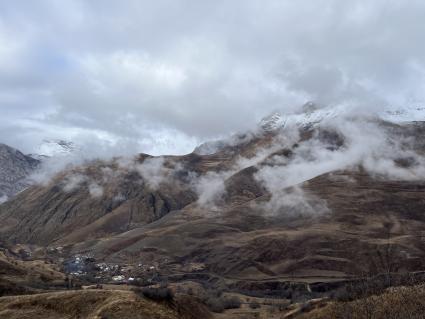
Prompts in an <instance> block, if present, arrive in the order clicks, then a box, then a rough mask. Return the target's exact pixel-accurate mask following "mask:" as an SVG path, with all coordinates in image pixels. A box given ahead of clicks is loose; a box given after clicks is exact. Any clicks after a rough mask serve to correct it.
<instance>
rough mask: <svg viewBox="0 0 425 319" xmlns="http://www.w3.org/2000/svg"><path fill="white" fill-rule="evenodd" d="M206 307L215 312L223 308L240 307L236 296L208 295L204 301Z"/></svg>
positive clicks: (219, 311)
mask: <svg viewBox="0 0 425 319" xmlns="http://www.w3.org/2000/svg"><path fill="white" fill-rule="evenodd" d="M205 303H206V305H207V306H208V308H209V309H210V310H211V311H213V312H217V313H221V312H223V311H224V310H225V309H237V308H240V307H241V301H240V299H239V298H238V297H227V298H223V297H210V298H208V299H207V300H206V301H205Z"/></svg>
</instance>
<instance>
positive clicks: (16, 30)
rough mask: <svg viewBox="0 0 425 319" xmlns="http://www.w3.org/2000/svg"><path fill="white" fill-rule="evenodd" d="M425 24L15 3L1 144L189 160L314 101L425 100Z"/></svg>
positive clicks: (255, 8) (317, 9) (3, 14)
mask: <svg viewBox="0 0 425 319" xmlns="http://www.w3.org/2000/svg"><path fill="white" fill-rule="evenodd" d="M424 18H425V4H424V3H423V1H416V0H412V1H401V0H377V1H366V0H364V1H363V0H361V1H354V2H341V1H339V0H319V1H314V2H312V1H307V0H305V1H304V0H303V1H296V2H294V1H289V0H284V1H267V2H258V1H231V2H229V1H224V0H223V1H203V2H199V1H155V2H149V1H135V0H127V1H123V2H119V3H118V2H116V1H102V3H99V2H96V1H78V0H77V1H61V2H60V4H59V3H58V2H55V1H48V0H45V1H37V3H30V2H28V1H13V2H4V3H2V4H0V41H1V42H2V45H1V46H0V47H1V48H0V71H1V72H0V73H1V74H2V75H1V76H0V84H1V87H0V110H1V113H2V114H5V113H7V119H0V126H1V127H0V128H1V129H2V133H3V132H4V135H3V139H4V140H3V142H6V143H8V142H9V143H11V144H12V145H13V146H15V147H21V146H22V147H23V148H24V149H25V150H28V152H31V145H32V144H36V143H37V142H39V140H40V139H42V138H45V137H49V138H57V136H56V135H58V134H60V133H57V132H56V131H59V132H62V134H63V135H68V136H69V137H70V138H75V136H76V135H78V136H79V137H80V138H81V140H82V142H83V143H86V142H89V141H93V139H91V138H90V137H89V136H93V135H90V134H88V132H90V131H92V132H93V134H94V135H95V136H96V139H95V141H96V143H102V141H106V145H115V144H120V142H121V141H124V142H128V145H129V148H130V149H131V152H136V151H137V152H139V151H144V152H152V153H155V154H159V153H184V152H188V151H190V150H191V149H192V148H193V147H194V146H195V145H196V144H198V143H199V142H200V141H204V140H207V139H211V138H216V137H220V136H225V135H228V134H230V133H234V132H237V131H241V130H245V129H247V128H251V127H253V126H254V125H255V123H256V122H257V121H258V119H260V118H261V117H262V116H264V115H266V114H267V113H269V112H271V111H272V110H275V109H293V108H294V107H296V106H297V105H301V104H303V102H305V101H306V100H315V101H317V102H318V103H321V104H326V105H328V104H331V105H336V104H351V105H354V106H355V107H361V108H363V109H374V110H376V109H377V108H380V107H382V106H383V105H386V104H399V105H404V104H406V103H414V102H423V101H424V93H423V92H424V90H423V89H424V86H423V84H421V83H423V82H424V81H423V80H424V77H425V71H424V70H425V58H424V57H425V44H423V41H422V38H423V32H422V30H423V28H422V25H423V20H424ZM52 31H54V32H52ZM12 109H13V111H11V110H12ZM23 119H25V120H26V121H24V122H22V120H23ZM12 121H13V122H16V121H18V122H19V124H18V125H14V126H13V128H12V127H11V125H10V122H12ZM35 122H36V123H38V124H39V125H38V128H37V130H38V131H37V134H34V135H33V134H31V132H33V131H34V130H35V128H34V125H29V124H28V123H35ZM6 126H7V127H10V129H8V130H4V129H3V128H4V127H6ZM53 127H58V128H59V129H58V130H53V129H52V128H53ZM17 129H20V130H21V132H24V133H20V134H19V136H18V137H16V136H15V134H16V133H15V131H16V130H17ZM8 131H10V132H9V133H8ZM77 131H79V132H80V133H81V134H77V133H75V132H77ZM26 132H30V133H26ZM71 132H73V133H71ZM28 138H29V139H31V142H28V140H27V139H28ZM157 140H160V142H159V143H157ZM111 141H112V142H111Z"/></svg>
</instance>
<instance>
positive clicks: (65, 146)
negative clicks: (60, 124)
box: [31, 140, 77, 159]
mask: <svg viewBox="0 0 425 319" xmlns="http://www.w3.org/2000/svg"><path fill="white" fill-rule="evenodd" d="M76 150H77V146H76V145H75V144H74V143H72V142H69V141H64V140H43V142H42V143H41V144H40V145H39V146H38V148H37V150H36V155H31V156H32V157H34V158H38V159H43V158H45V157H54V156H63V155H67V154H71V153H73V152H74V151H76Z"/></svg>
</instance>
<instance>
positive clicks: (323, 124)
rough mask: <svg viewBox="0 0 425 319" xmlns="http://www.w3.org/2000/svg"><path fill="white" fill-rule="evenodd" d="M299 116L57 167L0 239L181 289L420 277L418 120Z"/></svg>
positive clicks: (422, 159) (278, 289)
mask: <svg viewBox="0 0 425 319" xmlns="http://www.w3.org/2000/svg"><path fill="white" fill-rule="evenodd" d="M305 111H306V114H304V115H303V118H304V119H309V120H308V121H307V120H305V121H304V120H303V121H301V120H300V121H298V120H297V121H294V122H293V123H295V124H288V123H289V122H290V121H289V120H286V121H283V122H282V121H281V120H280V119H279V118H278V117H276V116H274V117H271V118H270V122H268V123H266V122H267V121H266V120H265V121H263V123H262V124H270V125H267V127H266V128H269V127H270V128H272V127H273V125H272V124H276V126H275V128H273V129H264V128H263V129H260V130H254V131H252V132H250V133H245V134H237V135H234V136H233V137H232V138H230V139H228V140H227V141H228V142H226V141H223V142H222V143H220V145H219V147H216V148H215V149H210V150H207V151H205V149H206V148H205V147H201V148H200V149H198V150H197V151H195V152H193V153H191V154H187V155H183V156H159V157H154V156H150V155H147V154H139V155H138V156H136V157H134V158H113V159H109V160H93V161H91V162H88V163H85V164H82V165H80V166H76V167H71V168H67V169H65V170H64V171H62V172H60V173H59V174H57V175H56V176H55V177H54V178H53V179H51V180H50V181H49V182H48V183H45V184H43V185H33V186H31V187H29V188H27V189H25V190H24V191H22V192H21V193H19V194H18V195H17V196H16V197H14V198H13V199H11V200H9V201H8V202H6V203H4V204H2V205H0V238H2V239H3V240H4V241H7V242H8V243H9V244H10V245H17V244H24V245H26V247H31V248H30V249H31V250H34V251H36V252H37V254H38V256H45V258H46V259H49V260H54V261H56V262H57V263H60V264H61V265H62V266H63V267H64V269H65V270H66V269H69V270H66V271H68V272H69V273H72V274H73V276H76V277H78V278H81V280H85V278H86V277H90V278H96V280H97V281H96V282H98V281H100V282H103V283H110V282H113V280H122V279H113V278H118V277H117V276H122V277H119V278H125V279H126V280H127V278H133V277H135V278H140V280H147V281H148V282H149V283H158V284H161V283H162V284H163V281H164V280H165V281H166V282H168V283H172V284H173V285H176V286H177V287H179V289H183V291H184V293H185V294H188V293H189V291H191V290H193V289H194V288H195V287H196V289H199V292H197V294H199V295H202V294H203V293H204V292H203V291H210V290H214V291H222V292H224V293H225V294H238V295H239V296H242V297H241V298H248V297H247V296H250V297H255V296H260V297H259V298H268V297H273V298H281V299H280V300H286V299H288V298H290V299H291V300H297V299H296V298H298V297H297V296H300V295H301V296H302V298H307V299H311V298H315V297H317V296H321V297H327V296H329V293H330V292H329V291H334V292H335V290H337V289H339V288H341V287H343V286H344V285H346V284H347V282H352V281H353V280H358V278H359V276H360V275H361V274H365V273H367V274H372V275H373V276H380V275H382V274H388V273H394V274H400V275H401V274H403V273H406V272H407V273H412V274H420V273H421V272H422V271H423V270H424V269H423V262H422V261H423V259H424V258H425V244H424V241H423V240H422V237H423V234H422V233H423V229H424V228H425V216H424V215H423V211H424V209H425V171H424V169H423V167H424V165H425V141H424V140H423V138H422V137H423V135H424V133H425V122H403V121H400V123H394V122H388V121H384V120H382V119H379V118H377V117H360V116H357V117H347V116H341V115H338V114H337V112H331V111H330V110H327V109H320V108H317V107H315V106H314V105H307V107H306V110H305ZM296 116H297V117H296V118H297V119H298V118H301V117H302V116H301V114H298V115H296ZM282 123H286V124H285V125H282ZM84 258H85V259H84ZM81 260H88V262H87V263H88V264H87V265H85V264H81V263H82V262H81ZM90 262H92V263H95V266H90ZM70 265H71V266H72V265H73V266H72V267H71V266H70ZM75 265H78V267H79V268H78V267H77V266H75ZM75 267H77V268H78V269H79V271H80V272H81V273H78V272H75V270H70V269H74V268H75ZM105 269H108V270H105ZM110 269H114V270H113V271H112V270H110ZM372 275H371V276H372ZM164 278H166V279H164ZM133 279H134V278H133ZM195 283H196V284H195ZM188 287H191V288H190V289H189V288H188ZM288 296H290V297H288ZM244 300H245V299H244ZM282 302H284V301H282Z"/></svg>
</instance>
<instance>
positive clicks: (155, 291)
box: [133, 287, 174, 302]
mask: <svg viewBox="0 0 425 319" xmlns="http://www.w3.org/2000/svg"><path fill="white" fill-rule="evenodd" d="M133 292H134V293H136V294H137V295H139V296H142V297H145V298H147V299H151V300H154V301H167V302H170V301H173V299H174V294H173V291H172V290H171V289H170V288H166V287H165V288H151V287H144V288H135V289H133Z"/></svg>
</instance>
